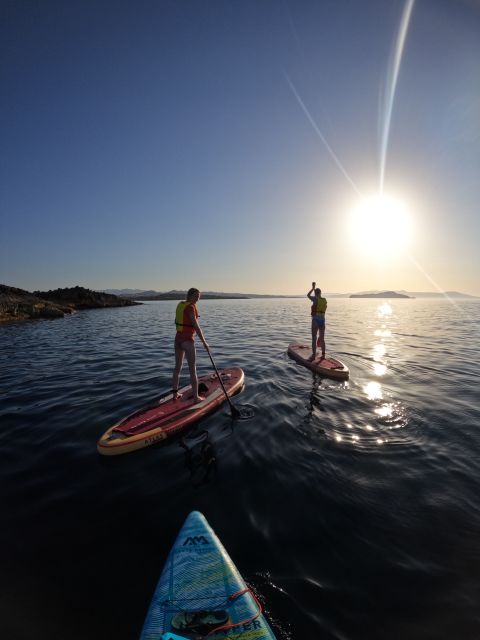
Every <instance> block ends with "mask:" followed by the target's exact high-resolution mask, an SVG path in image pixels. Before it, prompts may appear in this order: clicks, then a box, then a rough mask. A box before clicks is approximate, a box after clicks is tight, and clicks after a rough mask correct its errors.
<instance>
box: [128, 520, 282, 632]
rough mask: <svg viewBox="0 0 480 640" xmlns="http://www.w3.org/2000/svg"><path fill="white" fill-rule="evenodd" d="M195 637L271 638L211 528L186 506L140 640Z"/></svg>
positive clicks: (249, 595)
mask: <svg viewBox="0 0 480 640" xmlns="http://www.w3.org/2000/svg"><path fill="white" fill-rule="evenodd" d="M197 637H202V638H206V637H208V638H218V639H219V638H239V639H240V638H241V640H275V636H274V634H273V632H272V630H271V629H270V626H269V625H268V622H267V621H266V619H265V617H264V616H263V614H262V609H261V606H260V604H259V602H258V601H257V599H256V598H255V595H254V594H253V593H252V591H251V590H250V589H249V588H248V587H247V585H246V584H245V582H244V580H243V578H242V577H241V575H240V573H239V572H238V570H237V568H236V567H235V565H234V564H233V562H232V560H231V559H230V557H229V556H228V554H227V552H226V551H225V549H224V547H223V545H222V543H221V542H220V540H219V539H218V538H217V536H216V535H215V533H214V531H213V529H212V528H211V527H210V525H209V524H208V522H207V521H206V519H205V517H204V516H203V515H202V514H201V513H200V512H198V511H192V513H190V515H189V516H188V517H187V519H186V520H185V523H184V524H183V527H182V528H181V529H180V532H179V534H178V536H177V539H176V540H175V543H174V545H173V547H172V549H171V551H170V554H169V556H168V558H167V561H166V563H165V566H164V568H163V571H162V574H161V576H160V580H159V581H158V584H157V587H156V589H155V593H154V594H153V598H152V602H151V603H150V608H149V610H148V613H147V617H146V619H145V623H144V625H143V630H142V634H141V636H140V640H174V639H175V640H177V639H178V640H183V638H185V639H187V640H188V639H189V638H197Z"/></svg>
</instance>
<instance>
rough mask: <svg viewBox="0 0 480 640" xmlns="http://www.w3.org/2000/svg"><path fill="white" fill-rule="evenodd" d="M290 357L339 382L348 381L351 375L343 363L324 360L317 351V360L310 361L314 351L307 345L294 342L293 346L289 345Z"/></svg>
mask: <svg viewBox="0 0 480 640" xmlns="http://www.w3.org/2000/svg"><path fill="white" fill-rule="evenodd" d="M288 355H289V356H291V357H292V358H293V359H294V360H296V361H297V362H298V363H299V364H303V366H304V367H308V368H309V369H311V370H312V371H315V373H319V374H320V375H322V376H328V377H329V378H336V379H337V380H346V379H347V378H348V376H349V375H350V372H349V370H348V367H347V366H346V365H345V364H343V362H340V360H337V359H336V358H330V357H327V358H322V355H321V353H320V352H319V351H317V355H316V357H315V360H310V358H311V356H312V349H311V347H308V346H307V345H305V344H298V343H296V342H292V344H290V345H288Z"/></svg>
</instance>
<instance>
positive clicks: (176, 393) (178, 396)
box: [173, 391, 182, 400]
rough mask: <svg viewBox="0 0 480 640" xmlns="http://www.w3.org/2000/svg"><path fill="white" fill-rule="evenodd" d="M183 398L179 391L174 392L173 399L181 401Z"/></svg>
mask: <svg viewBox="0 0 480 640" xmlns="http://www.w3.org/2000/svg"><path fill="white" fill-rule="evenodd" d="M181 397H182V394H181V393H178V391H173V399H174V400H180V398H181Z"/></svg>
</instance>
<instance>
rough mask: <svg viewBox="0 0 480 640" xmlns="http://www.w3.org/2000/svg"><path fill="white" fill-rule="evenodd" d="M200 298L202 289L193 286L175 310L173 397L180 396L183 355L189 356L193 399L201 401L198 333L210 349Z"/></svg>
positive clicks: (206, 347) (205, 345)
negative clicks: (203, 322) (202, 319)
mask: <svg viewBox="0 0 480 640" xmlns="http://www.w3.org/2000/svg"><path fill="white" fill-rule="evenodd" d="M199 300H200V291H199V290H198V289H195V288H193V287H192V288H191V289H189V290H188V292H187V299H186V300H184V301H182V302H179V303H178V305H177V310H176V312H175V325H176V327H177V333H176V335H175V369H174V371H173V379H172V390H173V398H174V400H176V399H177V398H179V397H180V394H179V393H178V380H179V378H180V371H181V369H182V365H183V356H184V355H186V356H187V362H188V368H189V370H190V382H191V385H192V391H193V401H194V402H201V401H202V400H203V398H202V397H201V396H199V395H198V377H197V367H196V351H195V342H194V339H195V334H196V333H197V334H198V336H199V338H200V340H201V341H202V342H203V346H204V347H205V349H206V350H207V351H208V344H207V342H206V341H205V338H204V336H203V332H202V330H201V328H200V325H199V324H198V321H197V318H198V317H199V315H198V310H197V302H198V301H199Z"/></svg>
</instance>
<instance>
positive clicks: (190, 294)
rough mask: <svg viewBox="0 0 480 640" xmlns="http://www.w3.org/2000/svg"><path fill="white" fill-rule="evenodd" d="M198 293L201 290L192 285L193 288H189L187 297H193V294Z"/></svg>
mask: <svg viewBox="0 0 480 640" xmlns="http://www.w3.org/2000/svg"><path fill="white" fill-rule="evenodd" d="M196 293H200V291H199V290H198V289H195V287H192V288H191V289H189V290H188V291H187V298H193V296H194V295H195V294H196Z"/></svg>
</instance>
